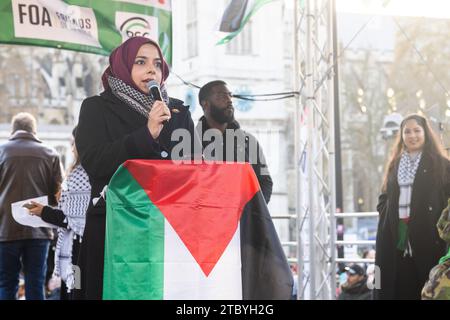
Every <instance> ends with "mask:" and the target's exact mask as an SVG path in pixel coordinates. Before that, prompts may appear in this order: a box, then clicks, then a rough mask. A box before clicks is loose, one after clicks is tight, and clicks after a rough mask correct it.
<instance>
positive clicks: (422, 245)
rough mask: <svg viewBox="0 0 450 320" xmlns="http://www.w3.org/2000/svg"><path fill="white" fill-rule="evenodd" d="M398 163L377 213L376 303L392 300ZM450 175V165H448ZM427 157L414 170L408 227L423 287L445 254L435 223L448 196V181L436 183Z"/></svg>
mask: <svg viewBox="0 0 450 320" xmlns="http://www.w3.org/2000/svg"><path fill="white" fill-rule="evenodd" d="M398 165H399V163H397V164H396V165H395V167H394V169H393V170H392V171H391V173H390V174H389V175H388V182H387V188H386V192H385V193H383V194H381V195H380V197H379V202H378V205H377V211H378V212H379V214H380V216H379V222H378V232H377V241H376V259H375V264H376V265H377V266H378V267H379V268H380V276H381V289H376V290H375V292H374V297H375V298H376V299H383V300H390V299H395V298H396V297H395V289H394V288H395V281H396V271H397V269H396V267H397V266H396V263H395V261H396V255H397V248H396V244H397V241H398V231H397V229H398V222H399V213H398V201H399V196H400V188H399V185H398V181H397V172H398ZM447 172H448V173H450V162H449V161H447ZM436 180H437V179H435V178H434V172H433V168H432V166H431V161H430V157H429V156H428V155H427V154H423V155H422V159H421V161H420V163H419V167H418V168H417V172H416V176H415V179H414V184H413V190H412V195H411V205H410V207H411V216H410V220H409V223H408V234H409V240H410V244H411V248H412V252H413V257H414V261H415V264H416V268H417V270H418V273H419V274H418V277H419V279H418V280H419V283H423V284H425V282H426V280H427V279H428V274H429V272H430V270H431V269H432V267H433V266H435V265H436V264H437V263H438V260H439V258H440V257H441V256H443V255H444V254H445V250H446V248H445V247H446V245H445V242H444V241H442V240H441V239H440V237H439V234H438V232H437V228H436V223H437V221H438V219H439V216H440V214H441V212H442V210H443V209H444V208H445V205H446V203H447V199H448V197H449V196H450V181H444V184H443V185H442V184H441V183H439V182H437V181H436Z"/></svg>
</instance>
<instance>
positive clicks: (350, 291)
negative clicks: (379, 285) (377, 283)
mask: <svg viewBox="0 0 450 320" xmlns="http://www.w3.org/2000/svg"><path fill="white" fill-rule="evenodd" d="M371 299H372V291H371V290H370V289H369V288H368V287H367V276H364V278H362V279H361V280H359V281H358V282H356V283H354V284H353V285H351V286H349V285H348V284H344V285H343V286H342V292H341V294H340V295H339V297H338V300H371Z"/></svg>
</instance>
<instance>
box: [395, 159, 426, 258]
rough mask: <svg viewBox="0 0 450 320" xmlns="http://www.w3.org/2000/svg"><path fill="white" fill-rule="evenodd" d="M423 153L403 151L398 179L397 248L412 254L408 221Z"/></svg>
mask: <svg viewBox="0 0 450 320" xmlns="http://www.w3.org/2000/svg"><path fill="white" fill-rule="evenodd" d="M421 158H422V153H421V152H420V153H417V154H415V155H410V154H409V153H408V152H403V153H402V155H401V157H400V163H399V166H398V173H397V181H398V185H399V187H400V196H399V198H398V214H399V229H398V233H399V234H398V239H399V240H398V242H397V248H398V249H399V250H402V251H404V252H405V254H409V255H410V256H412V251H411V247H410V245H409V241H408V222H409V217H410V215H411V195H412V191H413V184H414V178H415V177H416V172H417V168H418V167H419V163H420V159H421Z"/></svg>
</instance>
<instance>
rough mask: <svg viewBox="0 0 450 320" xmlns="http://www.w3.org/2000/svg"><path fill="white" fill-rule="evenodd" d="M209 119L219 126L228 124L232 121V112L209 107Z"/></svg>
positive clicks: (212, 106)
mask: <svg viewBox="0 0 450 320" xmlns="http://www.w3.org/2000/svg"><path fill="white" fill-rule="evenodd" d="M210 110H211V118H213V120H214V121H216V122H217V123H220V124H224V123H230V122H233V121H234V110H233V112H230V111H228V110H229V109H228V108H226V109H220V108H218V107H216V106H214V105H211V109H210Z"/></svg>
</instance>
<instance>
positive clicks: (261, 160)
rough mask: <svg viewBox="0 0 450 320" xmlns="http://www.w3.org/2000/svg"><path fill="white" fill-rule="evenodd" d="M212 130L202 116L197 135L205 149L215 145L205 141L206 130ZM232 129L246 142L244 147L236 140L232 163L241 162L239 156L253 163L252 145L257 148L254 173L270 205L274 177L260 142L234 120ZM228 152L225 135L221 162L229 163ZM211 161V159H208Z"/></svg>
mask: <svg viewBox="0 0 450 320" xmlns="http://www.w3.org/2000/svg"><path fill="white" fill-rule="evenodd" d="M208 129H210V127H209V125H208V122H207V121H206V118H205V117H204V116H202V117H201V118H200V120H199V122H198V125H197V128H196V130H197V133H198V136H199V137H200V138H202V146H203V149H205V148H206V147H207V146H208V145H210V144H211V143H213V142H212V141H208V139H205V137H204V135H205V132H206V130H208ZM228 129H231V130H234V134H235V135H236V136H240V137H243V138H244V140H243V141H245V142H244V143H245V145H243V144H242V143H240V141H239V139H236V140H237V141H235V144H234V150H233V151H234V154H233V159H232V161H239V158H238V154H239V155H240V156H242V155H243V158H244V159H242V160H243V161H245V162H251V161H250V160H251V157H250V150H251V147H250V145H251V144H253V146H256V148H255V151H256V152H257V157H256V159H255V160H256V162H254V163H251V165H252V168H253V171H254V172H255V174H256V177H257V179H258V182H259V185H260V187H261V192H262V194H263V195H264V199H265V200H266V203H269V201H270V198H271V196H272V187H273V181H272V177H271V176H270V174H269V170H268V168H267V162H266V159H265V157H264V153H263V152H262V148H261V146H260V145H259V142H258V140H256V138H255V137H254V136H253V135H251V134H250V133H248V132H246V131H244V130H242V129H241V126H240V125H239V123H238V122H237V121H236V120H234V121H233V122H231V123H229V124H228V126H227V130H228ZM226 151H227V139H226V134H225V133H224V134H223V155H222V156H223V158H222V159H219V160H220V161H227V160H228V159H227V158H226V157H227V155H226ZM204 156H205V157H206V158H208V155H207V154H205V155H204ZM208 160H210V159H208Z"/></svg>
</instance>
